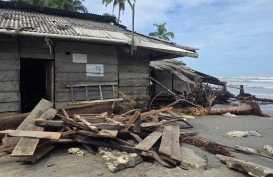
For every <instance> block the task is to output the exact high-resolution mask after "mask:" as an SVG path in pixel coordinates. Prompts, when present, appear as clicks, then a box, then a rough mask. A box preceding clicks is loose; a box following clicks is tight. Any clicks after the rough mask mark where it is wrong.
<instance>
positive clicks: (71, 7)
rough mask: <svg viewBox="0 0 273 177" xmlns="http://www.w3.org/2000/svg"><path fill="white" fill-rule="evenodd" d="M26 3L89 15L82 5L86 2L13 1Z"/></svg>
mask: <svg viewBox="0 0 273 177" xmlns="http://www.w3.org/2000/svg"><path fill="white" fill-rule="evenodd" d="M11 1H16V2H25V3H27V4H30V5H34V6H40V7H50V8H56V9H61V10H66V11H73V12H83V13H87V9H86V7H85V6H84V5H83V4H82V2H84V0H11Z"/></svg>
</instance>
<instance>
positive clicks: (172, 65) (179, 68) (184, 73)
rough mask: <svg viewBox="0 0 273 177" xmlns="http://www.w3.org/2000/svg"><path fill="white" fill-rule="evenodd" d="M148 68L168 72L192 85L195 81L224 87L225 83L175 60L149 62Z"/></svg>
mask: <svg viewBox="0 0 273 177" xmlns="http://www.w3.org/2000/svg"><path fill="white" fill-rule="evenodd" d="M150 67H152V68H154V69H158V70H163V71H168V72H169V73H172V74H174V75H175V76H177V77H178V78H180V79H181V80H183V81H185V82H187V83H189V84H194V83H195V82H197V81H200V80H201V81H202V82H205V83H210V84H215V85H225V82H222V81H220V80H219V79H217V78H216V77H213V76H210V75H207V74H204V73H201V72H198V71H195V70H192V69H190V68H188V67H186V65H185V64H184V63H183V62H182V61H178V60H176V59H165V60H159V61H151V62H150Z"/></svg>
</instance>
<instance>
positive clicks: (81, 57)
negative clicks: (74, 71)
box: [72, 53, 87, 63]
mask: <svg viewBox="0 0 273 177" xmlns="http://www.w3.org/2000/svg"><path fill="white" fill-rule="evenodd" d="M72 58H73V63H87V54H81V53H73V55H72Z"/></svg>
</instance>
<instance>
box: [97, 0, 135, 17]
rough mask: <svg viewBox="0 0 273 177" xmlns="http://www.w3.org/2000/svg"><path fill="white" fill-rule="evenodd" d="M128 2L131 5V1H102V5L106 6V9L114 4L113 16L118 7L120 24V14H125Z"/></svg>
mask: <svg viewBox="0 0 273 177" xmlns="http://www.w3.org/2000/svg"><path fill="white" fill-rule="evenodd" d="M133 1H134V2H136V1H135V0H133ZM126 2H128V3H129V4H131V0H102V4H105V6H106V7H107V6H108V5H109V4H111V3H113V10H112V14H113V13H114V10H115V7H116V6H118V22H120V13H121V12H124V10H125V4H126Z"/></svg>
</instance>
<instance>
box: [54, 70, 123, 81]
mask: <svg viewBox="0 0 273 177" xmlns="http://www.w3.org/2000/svg"><path fill="white" fill-rule="evenodd" d="M55 74H56V76H55V78H56V82H64V81H66V82H76V81H81V82H100V81H101V82H113V81H114V82H117V81H118V73H113V72H112V73H111V72H107V71H105V72H104V76H103V77H100V76H86V72H84V71H82V72H80V73H55Z"/></svg>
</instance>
